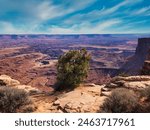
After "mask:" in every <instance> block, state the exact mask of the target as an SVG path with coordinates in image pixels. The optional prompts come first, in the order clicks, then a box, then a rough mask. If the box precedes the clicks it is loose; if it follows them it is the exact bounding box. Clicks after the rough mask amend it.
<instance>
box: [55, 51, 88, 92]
mask: <svg viewBox="0 0 150 130" xmlns="http://www.w3.org/2000/svg"><path fill="white" fill-rule="evenodd" d="M89 61H90V55H89V54H88V53H87V51H86V49H82V50H70V51H69V52H67V53H65V54H64V55H62V56H61V57H60V58H59V60H58V65H57V83H56V85H57V86H56V88H57V89H59V90H62V89H72V88H74V87H76V86H78V85H79V84H80V83H81V82H82V81H83V80H84V79H85V78H86V77H87V74H88V69H89Z"/></svg>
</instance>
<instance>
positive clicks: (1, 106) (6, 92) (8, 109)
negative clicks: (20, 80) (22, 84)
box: [0, 86, 30, 113]
mask: <svg viewBox="0 0 150 130" xmlns="http://www.w3.org/2000/svg"><path fill="white" fill-rule="evenodd" d="M29 102H30V101H29V99H28V94H27V93H26V92H25V91H24V90H20V89H16V88H10V87H6V86H5V87H0V112H2V113H13V112H17V109H19V108H20V107H21V106H23V105H26V104H28V103H29Z"/></svg>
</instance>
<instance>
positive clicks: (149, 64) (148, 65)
mask: <svg viewBox="0 0 150 130" xmlns="http://www.w3.org/2000/svg"><path fill="white" fill-rule="evenodd" d="M141 74H142V75H150V50H149V54H148V56H147V58H146V60H145V62H144V65H143V68H142V71H141Z"/></svg>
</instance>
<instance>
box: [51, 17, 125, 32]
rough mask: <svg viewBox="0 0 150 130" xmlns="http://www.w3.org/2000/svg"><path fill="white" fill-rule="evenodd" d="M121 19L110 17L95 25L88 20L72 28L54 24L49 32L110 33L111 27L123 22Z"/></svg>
mask: <svg viewBox="0 0 150 130" xmlns="http://www.w3.org/2000/svg"><path fill="white" fill-rule="evenodd" d="M121 22H122V21H121V20H120V19H109V20H107V21H105V22H100V23H98V24H97V25H95V26H93V25H91V24H90V23H88V22H85V23H81V24H79V25H73V26H72V27H70V28H63V27H58V26H53V27H50V28H49V32H50V33H52V34H69V33H71V34H96V33H110V32H111V31H110V30H109V28H110V27H112V26H114V25H117V24H119V23H121Z"/></svg>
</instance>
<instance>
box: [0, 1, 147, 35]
mask: <svg viewBox="0 0 150 130" xmlns="http://www.w3.org/2000/svg"><path fill="white" fill-rule="evenodd" d="M0 33H1V34H28V33H30V34H39V33H40V34H104V33H109V34H110V33H150V0H0Z"/></svg>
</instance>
